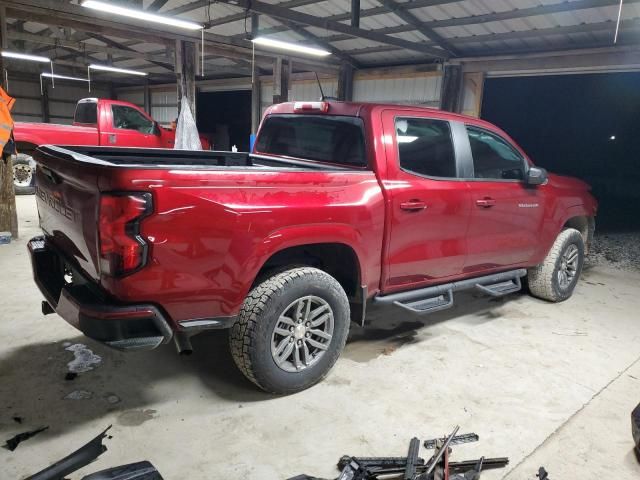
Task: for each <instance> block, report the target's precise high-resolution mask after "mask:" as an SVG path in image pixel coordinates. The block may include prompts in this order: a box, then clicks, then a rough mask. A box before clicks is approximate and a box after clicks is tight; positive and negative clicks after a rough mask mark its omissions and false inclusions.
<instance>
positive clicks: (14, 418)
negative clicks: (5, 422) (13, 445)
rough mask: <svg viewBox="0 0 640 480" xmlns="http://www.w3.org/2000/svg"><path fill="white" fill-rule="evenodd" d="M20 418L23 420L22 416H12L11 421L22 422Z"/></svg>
mask: <svg viewBox="0 0 640 480" xmlns="http://www.w3.org/2000/svg"><path fill="white" fill-rule="evenodd" d="M22 420H24V419H23V418H22V417H18V416H15V417H13V421H14V422H16V423H22Z"/></svg>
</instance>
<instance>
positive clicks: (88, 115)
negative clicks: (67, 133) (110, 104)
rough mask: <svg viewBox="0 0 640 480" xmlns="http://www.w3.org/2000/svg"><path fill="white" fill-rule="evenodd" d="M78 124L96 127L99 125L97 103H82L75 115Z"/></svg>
mask: <svg viewBox="0 0 640 480" xmlns="http://www.w3.org/2000/svg"><path fill="white" fill-rule="evenodd" d="M74 117H75V118H74V120H75V122H76V123H83V124H86V125H95V124H97V123H98V104H97V103H96V102H80V103H78V105H77V106H76V113H75V115H74Z"/></svg>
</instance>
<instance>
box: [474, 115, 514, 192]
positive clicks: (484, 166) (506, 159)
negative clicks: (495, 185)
mask: <svg viewBox="0 0 640 480" xmlns="http://www.w3.org/2000/svg"><path fill="white" fill-rule="evenodd" d="M467 132H468V133H469V143H470V144H471V154H472V156H473V170H474V177H475V178H478V179H484V180H522V179H523V178H524V158H523V157H522V155H520V153H519V152H518V151H517V150H516V149H515V147H513V146H512V145H511V144H509V143H508V142H507V141H506V140H504V139H503V138H502V137H500V136H498V135H496V134H495V133H491V132H489V131H487V130H484V129H482V128H477V127H471V126H468V127H467Z"/></svg>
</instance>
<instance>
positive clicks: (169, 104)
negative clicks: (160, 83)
mask: <svg viewBox="0 0 640 480" xmlns="http://www.w3.org/2000/svg"><path fill="white" fill-rule="evenodd" d="M149 113H150V114H151V116H152V117H153V119H154V120H156V121H157V122H158V123H160V125H164V126H169V125H170V124H171V122H172V121H174V120H175V119H176V118H178V91H177V90H176V88H175V87H173V88H162V89H152V90H151V112H149Z"/></svg>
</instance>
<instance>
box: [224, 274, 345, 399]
mask: <svg viewBox="0 0 640 480" xmlns="http://www.w3.org/2000/svg"><path fill="white" fill-rule="evenodd" d="M349 318H350V316H349V301H348V299H347V296H346V294H345V292H344V290H343V289H342V287H341V286H340V284H339V283H338V282H337V280H336V279H335V278H333V277H332V276H331V275H329V274H327V273H326V272H323V271H321V270H318V269H315V268H310V267H302V268H294V269H291V270H287V271H285V272H282V273H279V274H276V275H274V276H272V277H270V278H268V279H267V280H265V281H263V282H262V283H260V284H259V285H258V286H256V287H255V288H254V289H253V290H252V291H251V292H250V293H249V295H248V296H247V298H246V300H245V302H244V305H243V307H242V310H241V312H240V316H239V318H238V321H237V322H236V324H235V325H234V326H233V327H232V329H231V332H230V345H231V354H232V355H233V359H234V361H235V363H236V365H237V366H238V368H239V369H240V370H241V371H242V373H243V374H244V375H245V376H246V377H247V378H248V379H249V380H251V381H252V382H253V383H255V384H256V385H257V386H258V387H260V388H262V389H263V390H266V391H268V392H272V393H278V394H287V393H294V392H298V391H300V390H304V389H305V388H309V387H310V386H312V385H314V384H316V383H317V382H319V381H320V380H321V379H322V378H323V377H324V376H325V375H326V374H327V373H328V372H329V370H330V369H331V367H332V366H333V365H334V363H335V362H336V360H337V359H338V356H339V355H340V353H341V352H342V349H343V348H344V344H345V342H346V340H347V333H348V331H349Z"/></svg>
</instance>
